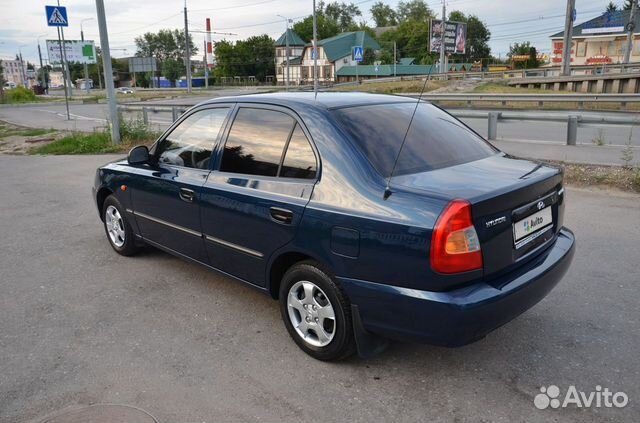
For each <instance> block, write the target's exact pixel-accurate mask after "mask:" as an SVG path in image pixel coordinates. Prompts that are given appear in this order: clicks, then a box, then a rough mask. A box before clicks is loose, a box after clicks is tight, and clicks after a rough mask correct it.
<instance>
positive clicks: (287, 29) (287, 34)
mask: <svg viewBox="0 0 640 423" xmlns="http://www.w3.org/2000/svg"><path fill="white" fill-rule="evenodd" d="M277 16H279V17H281V18H282V19H284V21H285V23H286V27H285V31H284V39H285V44H286V49H287V50H286V53H285V60H286V61H287V77H286V79H285V86H286V88H287V91H289V57H290V56H291V55H290V54H289V24H290V23H291V22H293V21H292V20H291V19H289V18H287V17H285V16H282V15H277Z"/></svg>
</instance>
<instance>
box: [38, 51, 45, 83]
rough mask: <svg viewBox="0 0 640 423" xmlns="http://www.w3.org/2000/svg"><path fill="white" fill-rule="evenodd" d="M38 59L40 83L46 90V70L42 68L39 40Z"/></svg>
mask: <svg viewBox="0 0 640 423" xmlns="http://www.w3.org/2000/svg"><path fill="white" fill-rule="evenodd" d="M38 59H40V83H41V84H42V85H41V87H42V89H43V90H44V86H45V85H46V78H45V76H44V68H43V67H42V51H41V50H40V40H39V39H38Z"/></svg>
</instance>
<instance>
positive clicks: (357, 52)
mask: <svg viewBox="0 0 640 423" xmlns="http://www.w3.org/2000/svg"><path fill="white" fill-rule="evenodd" d="M351 59H352V60H353V61H354V62H362V59H364V53H363V51H362V46H355V47H353V49H352V50H351Z"/></svg>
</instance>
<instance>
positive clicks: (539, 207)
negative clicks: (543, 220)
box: [538, 201, 544, 210]
mask: <svg viewBox="0 0 640 423" xmlns="http://www.w3.org/2000/svg"><path fill="white" fill-rule="evenodd" d="M542 209H544V201H538V210H542Z"/></svg>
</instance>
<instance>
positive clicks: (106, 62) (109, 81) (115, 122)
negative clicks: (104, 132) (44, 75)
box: [96, 0, 120, 144]
mask: <svg viewBox="0 0 640 423" xmlns="http://www.w3.org/2000/svg"><path fill="white" fill-rule="evenodd" d="M96 11H97V13H98V30H99V31H100V47H102V65H103V66H104V69H103V70H104V85H105V86H106V89H107V99H108V101H109V117H110V118H111V140H112V142H113V143H114V144H120V120H119V118H118V105H117V103H116V90H115V89H114V87H113V69H112V68H111V52H110V51H109V33H108V32H107V18H106V17H105V13H104V0H96Z"/></svg>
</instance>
